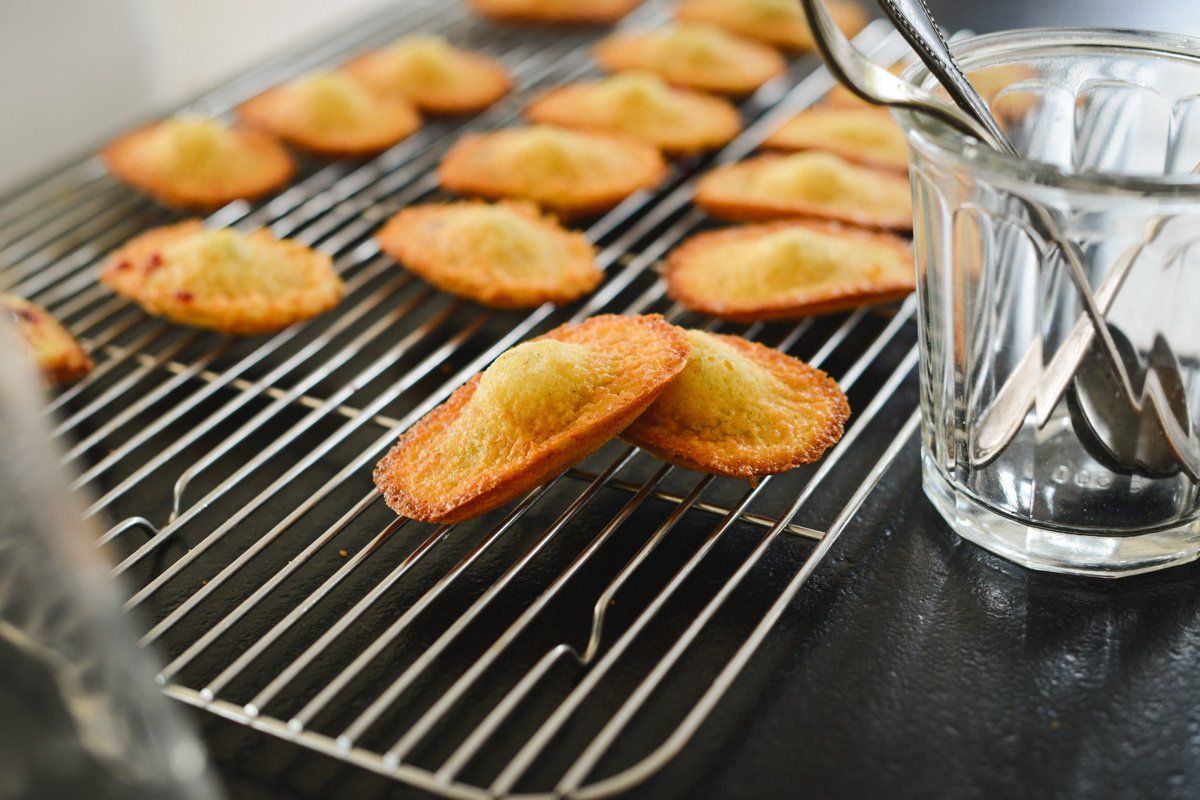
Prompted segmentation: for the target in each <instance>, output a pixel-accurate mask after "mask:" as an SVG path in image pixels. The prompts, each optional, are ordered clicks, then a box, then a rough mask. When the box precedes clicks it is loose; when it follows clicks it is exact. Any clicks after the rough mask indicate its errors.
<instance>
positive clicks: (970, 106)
mask: <svg viewBox="0 0 1200 800" xmlns="http://www.w3.org/2000/svg"><path fill="white" fill-rule="evenodd" d="M879 1H880V5H881V7H882V8H883V10H884V12H885V13H887V15H888V16H889V18H890V19H891V20H892V22H893V24H895V25H896V27H897V29H898V30H899V31H900V33H901V35H903V36H904V38H905V39H906V40H907V41H908V42H909V44H910V45H912V47H913V49H914V50H916V52H917V53H918V55H919V56H920V57H921V59H922V61H924V62H925V64H926V66H927V67H928V68H929V69H930V72H931V73H932V74H933V75H934V77H935V78H937V79H938V80H939V81H940V82H941V84H942V86H943V87H944V88H945V89H946V91H947V94H948V95H949V96H950V97H951V98H952V99H954V100H955V101H956V103H957V105H950V104H949V103H947V102H945V101H944V100H942V99H941V98H939V97H937V96H936V95H934V94H933V93H931V92H928V91H926V90H924V89H922V88H921V87H916V86H912V85H911V84H909V83H907V82H906V81H904V80H901V79H900V78H898V77H897V76H895V75H892V74H891V73H890V72H888V71H887V70H885V69H884V68H883V67H880V66H879V65H877V64H874V63H873V62H871V61H870V60H868V59H867V58H866V57H864V56H863V55H862V54H861V53H859V52H858V50H857V49H855V48H854V46H853V45H852V44H851V43H850V41H849V40H848V39H847V38H846V36H845V34H843V33H842V31H841V29H840V28H838V27H837V25H836V24H835V23H834V21H833V19H832V18H831V17H830V16H829V13H828V12H827V11H826V9H825V7H824V4H823V3H822V2H821V0H801V5H802V6H803V7H804V12H805V15H806V17H807V18H808V22H809V27H810V28H811V29H812V31H813V38H814V40H815V42H816V44H817V48H818V50H819V51H820V52H821V54H822V56H823V57H824V58H825V61H826V64H827V66H828V67H829V69H830V71H831V72H833V73H834V76H835V77H837V78H838V80H839V81H841V82H842V83H843V84H845V85H846V86H847V87H848V88H850V90H851V91H853V92H854V93H855V94H857V95H858V96H860V97H862V98H863V99H864V100H866V101H868V102H870V103H875V104H877V105H885V106H899V107H903V108H910V109H913V110H915V111H920V112H922V113H927V114H932V115H933V116H935V117H937V118H938V119H941V120H943V121H945V122H948V123H949V124H951V125H953V126H954V127H955V128H957V129H959V130H960V131H963V132H966V133H968V134H970V135H972V136H974V137H975V138H977V139H979V140H981V141H983V142H984V143H986V144H988V145H991V146H992V147H993V148H995V149H997V150H1000V151H1001V152H1005V153H1008V154H1010V155H1014V156H1017V157H1020V156H1019V154H1018V153H1017V152H1016V149H1015V148H1014V147H1013V145H1012V142H1011V141H1010V140H1009V139H1008V137H1007V136H1006V135H1005V134H1004V132H1003V130H1002V129H1001V128H1000V126H999V124H998V123H997V122H996V121H995V118H994V117H992V115H991V112H990V109H988V107H987V103H985V102H984V101H983V99H982V98H981V97H980V96H979V94H978V92H976V91H975V89H974V87H973V86H971V84H970V82H969V81H968V80H967V79H966V76H965V75H964V74H963V72H962V70H961V69H960V68H959V67H958V64H957V63H956V62H955V60H954V57H953V55H952V54H951V53H950V50H949V47H948V46H947V45H946V41H945V39H943V38H942V36H941V33H940V31H939V30H938V28H937V25H936V24H935V23H934V21H933V18H932V16H931V15H930V13H929V10H928V8H927V7H925V5H924V3H923V2H919V7H918V3H917V2H913V0H879ZM918 1H919V0H918ZM902 7H903V9H902ZM1021 200H1022V202H1023V204H1024V205H1025V207H1026V209H1027V210H1028V211H1029V214H1030V221H1031V222H1032V223H1033V225H1034V227H1035V228H1036V229H1037V230H1038V232H1039V233H1040V234H1042V235H1043V236H1044V237H1045V238H1046V239H1048V240H1049V241H1050V242H1052V243H1053V244H1054V245H1056V246H1057V247H1058V248H1059V250H1060V251H1061V252H1062V254H1063V257H1064V261H1065V262H1066V264H1067V267H1068V269H1067V274H1068V276H1069V277H1070V279H1071V281H1072V283H1074V284H1075V288H1076V290H1077V291H1078V293H1079V296H1080V299H1081V300H1082V302H1083V306H1084V311H1085V312H1086V317H1085V319H1083V320H1080V323H1082V324H1083V325H1085V326H1086V327H1087V328H1089V329H1090V330H1089V331H1088V334H1090V335H1088V336H1087V339H1088V340H1090V339H1091V338H1092V336H1095V337H1098V342H1097V343H1096V345H1098V347H1099V348H1100V349H1099V351H1098V352H1100V353H1101V355H1102V356H1103V357H1104V358H1105V359H1106V361H1107V363H1108V364H1109V366H1110V368H1111V374H1112V377H1113V379H1114V381H1115V386H1116V389H1117V396H1118V397H1120V398H1122V399H1123V400H1124V402H1125V413H1124V415H1123V417H1121V418H1120V419H1118V418H1117V417H1113V418H1112V419H1106V420H1105V421H1104V424H1103V425H1100V426H1092V425H1087V426H1079V427H1086V429H1087V430H1095V429H1096V428H1097V427H1099V428H1100V429H1102V430H1103V431H1104V432H1105V435H1106V437H1109V438H1111V439H1112V440H1114V441H1115V440H1118V439H1119V440H1121V442H1122V446H1115V445H1114V446H1113V447H1112V448H1111V450H1112V452H1115V453H1126V452H1129V448H1128V447H1127V446H1125V445H1124V442H1126V441H1133V442H1136V441H1137V440H1138V439H1139V438H1140V437H1142V436H1150V437H1155V436H1158V437H1161V438H1165V439H1167V440H1168V441H1165V442H1156V443H1153V444H1148V445H1146V448H1147V449H1148V450H1149V451H1152V452H1170V453H1174V454H1176V455H1177V456H1178V461H1179V465H1180V466H1182V468H1183V469H1185V470H1186V471H1187V472H1188V474H1189V476H1191V477H1192V478H1193V480H1200V459H1198V458H1197V457H1196V454H1195V452H1194V451H1193V449H1192V447H1191V444H1190V441H1189V430H1190V424H1189V421H1190V417H1189V415H1188V409H1187V406H1186V399H1185V400H1184V403H1183V405H1182V406H1177V405H1176V404H1173V403H1171V402H1170V401H1169V400H1168V398H1167V397H1166V395H1165V394H1163V393H1162V392H1161V391H1160V392H1157V393H1155V392H1151V393H1150V394H1149V395H1148V396H1147V397H1146V398H1145V399H1147V400H1149V402H1150V406H1151V408H1149V409H1145V410H1146V411H1147V412H1149V413H1152V414H1153V415H1154V417H1155V418H1156V419H1157V420H1159V421H1160V422H1161V424H1159V425H1153V426H1149V427H1147V426H1146V425H1144V424H1143V423H1142V419H1141V416H1142V413H1143V397H1142V391H1141V390H1138V391H1136V392H1135V389H1134V385H1133V381H1132V380H1131V378H1130V369H1129V367H1128V366H1127V365H1126V363H1125V358H1124V357H1123V356H1122V354H1121V351H1120V350H1119V349H1118V346H1117V344H1116V342H1115V341H1114V337H1113V332H1112V330H1111V329H1110V326H1109V324H1108V323H1107V321H1106V320H1105V318H1104V314H1105V313H1106V312H1107V306H1108V304H1109V303H1111V299H1109V300H1108V302H1107V303H1105V304H1104V307H1103V308H1102V307H1101V305H1100V303H1098V302H1097V299H1096V298H1095V297H1094V296H1093V294H1092V292H1091V287H1090V286H1089V285H1088V280H1087V275H1086V272H1085V269H1084V258H1083V254H1082V252H1081V251H1080V249H1079V246H1078V244H1076V243H1075V242H1074V241H1072V240H1070V239H1069V238H1068V237H1066V236H1065V235H1063V234H1062V232H1061V229H1060V225H1059V223H1058V221H1057V219H1056V217H1055V215H1054V214H1053V212H1051V211H1050V210H1049V209H1047V208H1045V207H1043V206H1042V205H1040V204H1038V203H1034V202H1032V201H1030V200H1028V199H1024V198H1022V199H1021ZM1126 269H1127V267H1126ZM1123 279H1124V278H1123V276H1122V277H1121V279H1120V280H1123ZM1116 288H1119V286H1118V287H1114V289H1113V292H1112V295H1113V296H1115V293H1116ZM1077 327H1078V325H1077ZM1072 333H1074V331H1073V332H1072ZM1081 338H1082V337H1081ZM1079 344H1082V345H1083V346H1082V347H1078V357H1077V358H1076V357H1072V358H1068V359H1065V360H1064V361H1063V362H1062V363H1063V364H1064V365H1065V366H1069V367H1070V368H1071V369H1070V371H1069V372H1066V375H1067V381H1068V382H1069V381H1070V376H1071V375H1073V374H1074V373H1075V371H1076V369H1077V368H1078V359H1081V358H1083V354H1084V352H1085V351H1088V352H1090V351H1096V350H1097V346H1096V345H1093V346H1092V347H1090V348H1089V347H1087V345H1088V344H1090V341H1083V342H1079ZM1031 350H1032V348H1031ZM1026 355H1027V356H1028V355H1029V354H1028V353H1027V354H1026ZM1023 361H1024V359H1023ZM1072 362H1074V363H1072ZM1163 368H1164V369H1170V366H1169V365H1165V366H1164V367H1163ZM1175 369H1176V370H1178V365H1177V362H1175ZM1175 377H1176V378H1178V379H1179V380H1178V381H1174V380H1172V379H1170V378H1168V379H1166V380H1165V383H1167V384H1173V383H1175V382H1182V378H1181V377H1179V376H1178V374H1176V376H1175ZM1152 383H1157V381H1153V382H1152ZM1018 385H1021V384H1020V383H1019V382H1018ZM1023 386H1024V387H1027V386H1028V384H1027V383H1025V384H1023ZM1006 387H1007V384H1006ZM1002 394H1003V390H1002ZM1039 394H1040V392H1038V391H1036V390H1035V391H1033V392H1022V396H1021V397H1020V398H1019V399H1020V400H1021V401H1024V402H1013V400H1016V399H1018V398H1013V397H1012V396H1011V394H1010V395H1009V396H1008V397H1007V398H1004V397H1001V396H998V397H997V401H1000V400H1004V401H1005V402H999V403H993V406H992V407H991V408H989V409H988V412H986V413H985V419H987V420H988V421H989V422H990V428H989V431H988V433H989V434H991V435H990V436H989V437H988V439H987V441H988V443H989V445H990V446H989V448H988V449H987V450H986V451H985V453H984V455H985V456H986V460H976V463H983V464H986V463H987V462H988V461H990V460H992V459H994V458H995V457H996V456H998V455H999V454H1000V453H1001V452H1002V451H1003V450H1004V448H1005V447H1006V446H1007V445H1008V443H1009V442H1010V441H1011V440H1012V438H1013V436H1015V435H1016V432H1017V431H1018V430H1019V429H1020V427H1021V423H1022V421H1023V420H1024V418H1025V414H1026V412H1027V410H1028V408H1029V406H1028V400H1029V399H1032V397H1031V395H1032V396H1037V395H1039ZM997 433H999V435H998V436H997V435H996V434H997ZM1084 435H1085V436H1086V435H1087V434H1086V433H1085V434H1084ZM1110 443H1111V442H1110ZM1194 467H1195V469H1194ZM1128 468H1129V469H1131V470H1134V471H1136V470H1138V469H1139V468H1140V465H1139V464H1138V463H1136V461H1135V462H1134V463H1132V464H1129V465H1128Z"/></svg>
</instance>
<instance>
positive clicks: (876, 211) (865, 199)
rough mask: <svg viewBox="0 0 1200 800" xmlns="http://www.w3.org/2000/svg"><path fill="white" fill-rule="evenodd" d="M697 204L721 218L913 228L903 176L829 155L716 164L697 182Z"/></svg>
mask: <svg viewBox="0 0 1200 800" xmlns="http://www.w3.org/2000/svg"><path fill="white" fill-rule="evenodd" d="M696 204H697V205H699V206H701V207H702V208H703V209H704V210H705V211H707V212H708V213H710V214H712V215H713V216H714V217H719V218H721V219H730V220H760V219H781V218H787V217H815V218H817V219H831V220H837V221H839V222H849V223H850V224H852V225H862V226H864V227H868V228H885V229H890V230H896V231H911V230H912V194H911V191H910V189H909V185H908V178H907V177H906V176H900V175H897V174H896V173H894V172H883V171H881V170H874V169H867V168H866V167H859V166H855V165H854V164H851V163H850V162H848V161H845V160H843V159H841V158H838V157H837V156H835V155H832V154H831V153H815V152H810V153H796V154H794V155H765V156H758V157H757V158H751V159H748V160H746V161H742V162H739V163H737V164H730V165H728V166H722V167H717V168H716V169H713V170H711V171H709V172H708V173H706V174H705V175H704V176H702V177H701V178H700V180H699V182H698V183H697V185H696Z"/></svg>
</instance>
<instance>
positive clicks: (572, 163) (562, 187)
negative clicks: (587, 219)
mask: <svg viewBox="0 0 1200 800" xmlns="http://www.w3.org/2000/svg"><path fill="white" fill-rule="evenodd" d="M666 171H667V165H666V162H665V161H663V157H662V154H661V153H659V151H658V149H657V148H655V147H651V146H650V145H648V144H644V143H643V142H639V141H637V140H635V139H629V138H627V137H623V136H613V135H610V134H602V133H589V132H584V131H572V130H567V129H566V128H556V127H552V126H549V125H531V126H529V127H524V128H508V129H506V130H502V131H496V132H494V133H485V134H466V135H465V136H463V137H462V138H461V139H459V140H458V141H457V142H456V143H455V144H454V146H453V147H452V148H450V152H448V153H447V154H446V157H445V158H444V159H443V160H442V163H441V165H440V166H439V167H438V179H439V180H440V181H441V183H442V185H443V186H445V187H446V188H447V189H449V190H451V191H453V192H458V193H459V194H463V195H477V196H480V197H487V198H492V199H498V198H502V197H511V198H518V199H524V200H532V201H533V202H535V203H537V204H538V205H540V206H542V207H543V208H547V209H550V210H552V211H556V212H558V213H559V214H562V215H564V216H584V215H587V214H596V213H600V212H602V211H607V210H608V209H610V208H612V207H613V206H615V205H616V204H617V203H619V202H621V201H622V200H624V199H625V198H626V197H628V196H629V195H631V194H633V193H634V192H636V191H637V190H638V189H651V188H653V187H655V186H657V185H658V184H659V182H661V181H662V179H663V177H664V176H665V175H666Z"/></svg>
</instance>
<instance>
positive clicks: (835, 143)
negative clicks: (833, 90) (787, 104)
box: [763, 108, 908, 172]
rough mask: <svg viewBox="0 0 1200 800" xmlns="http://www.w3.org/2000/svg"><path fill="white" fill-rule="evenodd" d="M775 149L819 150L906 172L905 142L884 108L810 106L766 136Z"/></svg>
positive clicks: (898, 127) (879, 167)
mask: <svg viewBox="0 0 1200 800" xmlns="http://www.w3.org/2000/svg"><path fill="white" fill-rule="evenodd" d="M763 145H764V146H765V147H769V148H773V149H776V150H793V151H803V150H821V151H824V152H826V153H833V154H834V155H836V156H839V157H841V158H844V159H845V160H847V161H852V162H854V163H855V164H862V165H863V166H865V167H875V168H877V169H887V170H892V171H893V172H908V142H907V141H905V139H904V133H903V132H902V131H901V130H900V126H898V125H897V124H896V123H895V122H893V121H892V117H891V114H890V113H889V112H887V111H882V110H876V109H870V108H864V109H854V108H810V109H807V110H805V111H801V112H800V113H799V114H797V115H796V116H794V117H792V118H791V119H790V120H788V121H787V122H786V123H784V124H783V126H782V127H780V128H779V130H777V131H775V132H774V133H773V134H771V135H770V136H768V137H767V140H766V141H765V142H763Z"/></svg>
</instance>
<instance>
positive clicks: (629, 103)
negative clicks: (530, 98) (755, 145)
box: [525, 72, 742, 155]
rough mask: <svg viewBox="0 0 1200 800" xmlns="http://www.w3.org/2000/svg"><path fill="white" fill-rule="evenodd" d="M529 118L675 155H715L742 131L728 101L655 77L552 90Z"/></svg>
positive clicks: (633, 75) (627, 75)
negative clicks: (708, 152) (709, 152)
mask: <svg viewBox="0 0 1200 800" xmlns="http://www.w3.org/2000/svg"><path fill="white" fill-rule="evenodd" d="M525 115H526V116H527V117H529V119H530V120H532V121H534V122H544V123H548V124H550V125H561V126H563V127H567V128H582V129H587V130H596V131H601V132H607V133H620V134H625V135H627V136H632V137H634V138H636V139H640V140H642V141H644V142H647V143H648V144H652V145H654V146H656V147H658V148H659V149H661V150H662V151H663V152H665V153H668V154H671V155H685V154H688V153H698V152H703V151H705V150H713V149H716V148H718V147H721V146H722V145H724V144H726V143H727V142H728V141H729V140H730V139H732V138H733V137H735V136H737V134H738V131H740V130H741V128H742V118H741V116H740V115H739V114H738V111H737V109H736V108H734V106H733V104H732V103H730V102H729V101H728V100H723V99H721V98H719V97H713V96H711V95H707V94H704V93H701V92H695V91H690V90H687V89H676V88H672V87H671V86H670V85H668V84H667V83H666V81H664V80H663V79H662V78H660V77H658V76H657V75H655V74H653V73H651V72H622V73H619V74H617V75H613V76H610V77H608V78H604V79H602V80H599V81H584V82H580V83H572V84H568V85H567V86H562V87H559V88H557V89H551V90H550V91H549V92H547V93H545V94H543V95H542V96H541V97H539V98H538V99H537V100H535V101H534V102H533V103H531V104H530V106H529V108H527V109H526V111H525Z"/></svg>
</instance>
